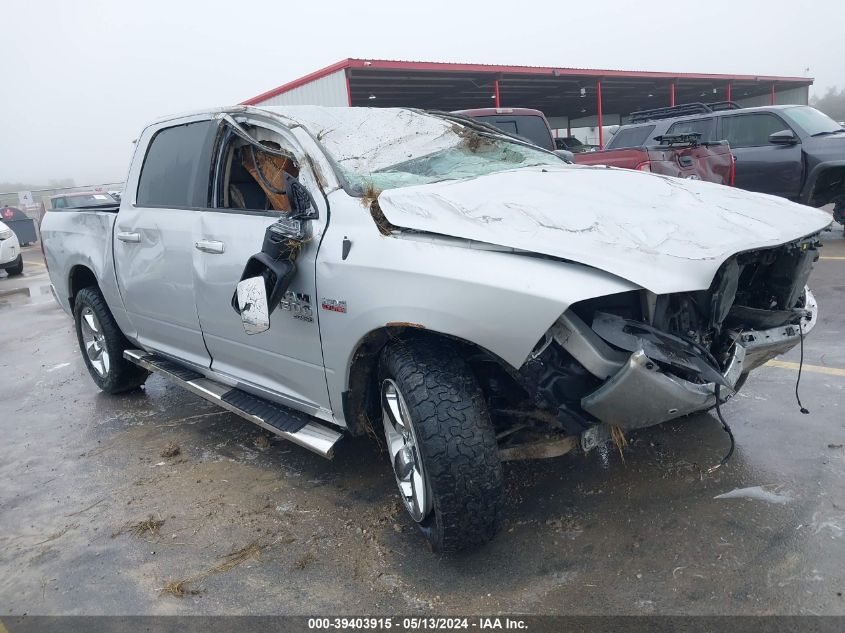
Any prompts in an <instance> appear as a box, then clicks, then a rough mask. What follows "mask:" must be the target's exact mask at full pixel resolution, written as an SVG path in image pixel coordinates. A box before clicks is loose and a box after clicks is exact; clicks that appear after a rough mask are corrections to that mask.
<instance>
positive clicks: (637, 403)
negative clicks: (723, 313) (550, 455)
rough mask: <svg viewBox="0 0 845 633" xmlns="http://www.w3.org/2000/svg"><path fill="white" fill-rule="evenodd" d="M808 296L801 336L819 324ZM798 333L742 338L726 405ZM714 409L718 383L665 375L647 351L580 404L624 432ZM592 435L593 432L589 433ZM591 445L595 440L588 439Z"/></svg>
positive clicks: (730, 369)
mask: <svg viewBox="0 0 845 633" xmlns="http://www.w3.org/2000/svg"><path fill="white" fill-rule="evenodd" d="M806 293H807V294H806V301H805V309H806V310H807V312H808V317H807V318H806V319H804V320H802V322H801V325H800V328H801V332H802V333H803V335H806V334H808V333H809V332H810V331H811V330H812V329H813V328H814V327H815V324H816V321H817V320H818V307H817V304H816V300H815V297H814V296H813V293H812V292H810V290H809V289H807V290H806ZM798 328H799V326H797V325H787V326H782V327H777V328H772V329H770V330H759V331H758V330H745V331H742V332H740V333H738V339H737V342H736V343H735V344H734V346H733V351H732V356H731V359H730V361H729V362H728V365H727V368H726V369H725V370H724V372H723V374H722V377H723V378H724V382H725V384H727V385H729V386H730V388H726V387H723V389H722V392H721V394H720V395H721V396H722V401H724V400H725V399H727V398H728V397H730V396H731V395H733V393H734V390H733V387H734V386H735V385H736V384H737V382H738V381H739V379H740V376H742V375H743V374H747V373H748V372H749V371H751V370H752V369H755V368H756V367H759V366H760V365H762V364H763V363H765V362H766V361H768V360H769V359H771V358H774V357H775V356H778V355H779V354H783V353H784V352H786V351H788V350H790V349H792V348H793V347H794V346H795V345H797V344H798V342H799V340H800V335H799V331H798ZM715 404H716V385H715V383H712V382H709V383H705V384H699V383H693V382H689V381H687V380H683V379H681V378H678V377H677V376H674V375H671V374H668V373H665V372H663V371H661V369H660V368H659V367H658V365H657V363H655V362H653V361H652V360H651V359H650V358H649V357H648V356H647V355H646V354H645V352H644V351H643V350H638V351H635V352H633V353H632V354H631V355H630V357H629V358H628V360H627V362H626V363H625V364H624V365H623V366H622V368H621V369H619V370H618V371H617V372H616V373H615V374H614V375H613V376H611V377H610V378H608V380H607V381H605V382H604V384H602V386H601V387H599V388H598V389H596V390H595V391H593V392H591V393H589V394H587V395H586V396H584V397H583V398H582V399H581V407H582V408H583V409H584V410H585V411H587V412H588V413H590V414H591V415H593V416H594V417H596V418H598V419H599V420H600V421H601V422H603V423H604V424H605V425H615V426H619V427H620V428H622V429H623V430H630V429H636V428H642V427H646V426H652V425H654V424H659V423H661V422H665V421H667V420H671V419H674V418H677V417H681V416H684V415H689V414H690V413H694V412H696V411H703V410H706V409H709V408H710V407H712V406H714V405H715ZM600 426H601V425H600ZM590 431H592V429H590V430H588V431H587V433H590ZM594 433H598V430H597V431H595V432H594ZM587 443H588V444H589V443H592V440H590V439H589V438H588V439H587ZM582 444H583V441H582Z"/></svg>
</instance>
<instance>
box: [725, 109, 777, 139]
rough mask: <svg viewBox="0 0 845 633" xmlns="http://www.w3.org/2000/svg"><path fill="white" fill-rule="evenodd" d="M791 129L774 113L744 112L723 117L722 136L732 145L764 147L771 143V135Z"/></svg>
mask: <svg viewBox="0 0 845 633" xmlns="http://www.w3.org/2000/svg"><path fill="white" fill-rule="evenodd" d="M786 129H789V126H788V125H787V124H786V123H784V122H783V121H782V120H781V119H780V118H779V117H776V116H775V115H774V114H768V113H766V112H760V113H758V114H742V115H733V116H723V117H722V136H723V137H724V138H725V139H726V140H727V141H728V143H730V145H731V147H762V146H764V145H768V144H769V135H770V134H774V133H775V132H780V131H781V130H786Z"/></svg>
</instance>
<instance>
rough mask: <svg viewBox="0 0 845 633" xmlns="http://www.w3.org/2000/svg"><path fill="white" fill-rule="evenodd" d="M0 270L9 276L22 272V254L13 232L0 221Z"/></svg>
mask: <svg viewBox="0 0 845 633" xmlns="http://www.w3.org/2000/svg"><path fill="white" fill-rule="evenodd" d="M0 270H5V271H6V274H7V275H9V276H10V277H13V276H15V275H20V274H22V273H23V255H22V254H21V245H20V244H19V243H18V238H17V236H16V235H15V232H14V231H13V230H12V229H10V228H9V227H8V226H6V224H5V223H3V222H2V221H0Z"/></svg>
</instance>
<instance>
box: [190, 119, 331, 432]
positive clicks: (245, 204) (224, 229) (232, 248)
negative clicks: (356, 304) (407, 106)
mask: <svg viewBox="0 0 845 633" xmlns="http://www.w3.org/2000/svg"><path fill="white" fill-rule="evenodd" d="M241 122H242V123H243V124H244V125H245V126H246V125H247V122H246V121H243V120H239V123H241ZM248 129H249V130H250V131H251V133H252V134H256V135H258V136H260V137H261V138H263V139H265V142H266V139H272V142H275V143H277V144H279V145H282V146H283V147H284V148H285V149H286V150H288V151H290V152H291V153H292V154H300V156H301V151H300V150H299V148H298V147H297V146H296V145H295V144H294V140H293V138H292V137H288V136H286V135H284V133H283V130H269V129H267V128H262V127H256V126H250V127H249V128H248ZM248 146H249V143H247V142H245V141H244V138H243V137H242V136H239V135H237V134H235V133H233V132H232V130H231V129H230V128H229V126H228V124H223V126H222V132H221V138H220V141H219V148H218V151H217V156H218V159H217V164H216V170H215V173H216V176H215V186H214V202H213V204H212V208H210V209H206V210H204V211H202V213H201V214H200V225H199V237H198V243H200V244H202V245H205V246H204V247H203V248H200V249H199V251H198V252H197V256H196V257H195V271H194V273H195V279H196V282H195V283H196V286H195V297H196V309H197V314H198V316H199V321H200V327H201V329H202V333H203V338H204V340H205V345H206V347H207V348H208V351H209V353H210V355H211V359H212V360H211V369H212V370H214V371H215V372H217V373H218V374H223V375H225V376H226V377H228V378H230V379H231V380H232V382H233V383H235V384H237V385H238V386H239V387H241V388H242V389H244V390H246V391H251V392H253V393H255V394H257V395H261V396H264V397H267V398H270V399H272V400H276V401H277V402H280V403H281V404H285V405H287V406H290V407H293V408H295V409H297V410H300V411H305V412H306V413H309V414H311V415H315V416H317V417H321V418H323V419H331V406H330V403H329V395H328V388H327V386H326V377H325V368H324V365H323V354H322V347H321V343H320V333H319V326H318V323H317V307H316V297H317V288H316V275H315V266H316V257H317V250H318V248H319V244H320V239H321V237H322V234H323V230H324V229H325V226H326V219H327V214H328V208H327V206H326V202H325V198H324V197H323V195H322V193H321V191H320V190H319V187H318V186H317V182H316V179H315V178H314V177H313V174H312V173H311V172H310V170H309V169H308V168H307V167H306V166H305V165H307V161H299V164H300V165H302V168H301V170H300V173H299V178H300V181H301V182H303V184H304V185H305V186H306V187H307V188H308V189H309V191H310V192H311V194H312V196H313V197H314V199H315V201H316V204H317V206H318V215H319V217H318V218H317V219H315V220H309V221H307V222H308V224H309V225H310V226H309V231H310V239H308V240H307V241H306V242H305V243H304V244H303V246H302V248H301V250H300V252H299V254H298V257H297V259H296V265H297V271H296V274H295V276H294V278H293V281H292V283H291V285H290V287H289V289H288V292H287V293H286V295H285V297H284V298H283V300H282V302H281V304H280V305H279V306H278V307H277V308H276V309H275V311H274V312H273V313H272V315H271V316H270V324H271V326H270V329H269V330H267V331H265V332H262V333H260V334H253V335H247V334H246V332H245V331H244V326H243V323H242V321H241V317H240V315H239V314H238V313H237V312H236V311H235V309H234V308H233V307H232V296H233V293H234V292H235V288H236V286H237V284H238V281H240V279H241V274H242V272H243V270H244V266H245V265H246V263H247V261H248V260H249V258H250V257H251V256H252V255H254V254H256V253H257V252H259V251H261V248H262V243H263V240H264V233H265V230H266V229H267V227H268V226H270V225H271V224H273V223H274V222H275V221H276V220H277V219H279V218H280V217H281V216H282V215H284V211H277V210H274V209H273V208H272V204H271V202H270V200H269V198H268V196H267V195H266V194H265V193H264V191H263V190H262V189H261V186H260V184H259V183H258V181H257V180H256V178H255V177H254V176H252V175H250V173H249V171H248V170H246V169H245V168H244V164H243V160H244V157H246V156H249V155H250V154H251V152H254V151H255V148H251V149H250V148H249V147H248ZM238 150H239V151H238ZM259 152H260V149H259ZM252 155H253V156H254V153H253V154H252Z"/></svg>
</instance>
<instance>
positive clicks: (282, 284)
mask: <svg viewBox="0 0 845 633" xmlns="http://www.w3.org/2000/svg"><path fill="white" fill-rule="evenodd" d="M550 146H551V144H550ZM828 223H829V217H828V216H827V215H826V214H824V213H821V212H819V211H816V210H814V209H810V208H807V207H805V206H802V205H796V204H793V203H791V202H788V201H786V200H779V199H776V198H772V197H770V196H760V195H757V194H754V193H749V192H745V191H738V190H736V189H727V188H725V187H714V186H712V185H710V184H706V183H701V182H696V181H694V180H679V179H675V178H664V177H658V176H655V175H653V174H648V173H643V172H640V171H633V170H624V169H606V168H599V167H590V166H579V165H572V164H568V163H565V162H564V161H561V160H560V159H559V157H558V156H556V155H555V154H553V153H552V152H551V151H546V150H542V149H540V148H538V147H536V146H535V145H533V144H531V143H528V142H525V141H522V140H518V139H516V138H513V137H511V136H506V135H504V134H502V133H501V132H500V131H499V130H498V129H496V128H493V127H491V126H489V125H486V124H480V123H479V122H477V121H473V120H472V119H469V118H467V117H465V116H462V115H455V114H451V113H431V112H429V113H426V112H421V111H418V110H410V109H404V108H351V107H344V108H326V107H318V106H291V107H279V106H267V107H247V106H239V107H233V108H226V109H220V110H211V111H201V112H197V113H194V114H190V115H181V116H179V117H171V118H167V119H162V120H160V121H157V122H155V123H153V124H151V125H150V126H148V127H147V128H145V129H144V130H143V132H142V133H141V135H140V137H139V140H138V142H137V145H136V149H135V155H134V157H133V159H132V163H131V166H130V170H129V174H128V179H127V182H126V189H125V191H124V195H123V196H122V200H121V202H120V205H119V206H114V205H113V206H109V207H86V208H72V207H67V208H64V209H58V210H55V211H53V212H50V213H48V214H47V215H46V216H45V217H44V221H43V224H42V235H43V246H44V252H45V256H46V261H47V263H48V265H49V274H50V280H51V282H52V285H53V288H54V293H55V296H56V298H57V300H58V301H59V302H60V304H61V306H62V307H63V308H64V309H65V311H67V312H68V313H69V314H71V315H72V316H73V319H74V325H75V327H76V333H77V338H78V342H79V346H80V350H81V353H82V357H83V359H84V362H85V363H86V366H87V368H88V371H89V373H90V375H91V377H92V379H93V380H94V381H95V383H96V384H97V385H98V386H99V387H100V389H102V390H104V391H106V392H108V393H122V392H126V391H129V390H132V389H134V388H137V387H138V386H139V385H141V384H143V383H144V381H145V380H146V378H147V376H148V372H149V371H154V372H157V373H160V374H162V375H164V376H165V377H167V378H168V379H170V380H173V381H175V382H176V383H177V384H180V385H181V386H183V387H185V388H187V389H189V390H191V391H192V392H193V393H195V394H197V395H199V396H201V397H203V398H206V399H207V400H210V401H211V402H215V403H216V404H218V405H220V406H222V407H224V408H226V409H227V410H229V411H232V412H234V413H237V414H238V415H241V416H243V417H244V418H246V419H248V420H250V421H252V422H254V423H256V424H258V425H260V426H261V427H263V428H265V429H267V430H268V431H271V432H273V433H276V434H277V435H279V436H281V437H284V438H286V439H288V440H291V441H293V442H296V443H298V444H300V445H302V446H304V447H307V448H308V449H310V450H313V451H315V452H316V453H318V454H320V455H322V456H325V457H330V456H331V455H332V453H333V450H334V447H335V444H336V443H337V442H338V441H339V440H340V439H341V437H342V435H343V433H344V432H348V433H350V434H354V435H365V434H370V435H373V434H375V433H376V432H379V433H380V434H383V437H384V440H385V442H384V446H385V449H386V453H387V456H386V457H387V459H386V461H387V463H388V464H389V467H391V468H392V469H393V471H394V475H395V480H396V484H397V489H398V492H399V498H400V500H401V502H402V503H403V504H404V506H405V508H406V509H407V511H408V513H409V515H410V517H411V518H412V520H413V521H415V522H416V524H417V525H418V526H419V529H420V533H421V534H422V535H424V537H425V538H426V539H427V540H428V541H429V543H430V544H431V546H432V547H433V548H434V549H435V550H438V551H454V550H458V549H462V548H468V547H473V546H477V545H479V544H481V543H483V542H486V541H488V540H489V539H491V538H492V537H493V536H494V535H495V534H496V532H497V531H498V530H499V529H500V528H501V526H502V522H503V518H504V509H505V504H504V495H505V486H504V474H503V470H502V464H501V462H502V461H503V460H508V459H526V458H532V457H534V458H539V457H553V456H557V455H561V454H563V453H565V452H567V451H570V450H584V451H589V450H593V449H595V448H596V447H598V446H605V445H606V444H607V443H608V442H609V441H611V437H612V436H613V435H615V436H616V437H617V438H618V435H619V434H620V433H623V432H627V431H630V430H633V429H637V428H642V427H647V426H650V425H654V424H659V423H661V422H664V421H666V420H670V419H674V418H677V417H679V416H683V415H687V414H689V413H692V412H695V411H702V410H706V409H708V408H710V407H713V406H715V405H716V404H717V402H723V401H725V399H726V398H727V397H729V396H730V395H731V394H733V393H734V392H735V391H736V390H738V389H739V388H740V386H741V385H742V382H743V381H744V380H745V377H746V376H747V375H748V373H749V372H750V371H752V370H754V369H755V368H756V367H758V366H760V365H762V364H763V363H765V362H766V361H767V360H769V359H770V358H772V357H774V356H777V355H779V354H781V353H784V352H786V351H788V350H789V349H791V348H792V347H794V346H795V345H797V344H798V343H799V341H803V337H804V336H805V335H806V334H808V333H809V332H810V331H811V330H812V329H813V327H814V325H815V323H816V322H817V318H818V310H817V308H816V303H815V300H814V298H813V294H812V292H811V291H810V290H809V289H808V288H807V287H806V283H807V280H808V278H809V275H810V272H811V270H812V267H813V264H814V262H815V261H816V259H817V258H818V246H819V232H820V231H821V230H822V229H823V228H824V227H825V226H826V225H827V224H828ZM749 406H751V405H749ZM685 426H688V425H685ZM374 427H377V428H378V429H379V431H376V428H374ZM386 466H387V465H386ZM555 467H559V466H555Z"/></svg>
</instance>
